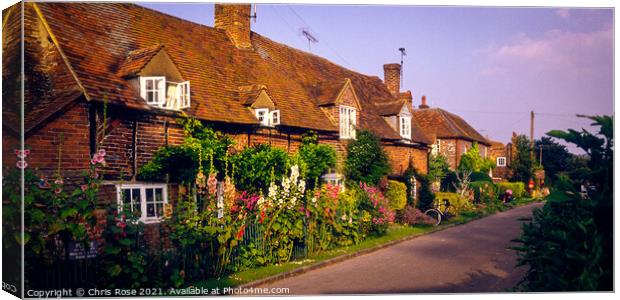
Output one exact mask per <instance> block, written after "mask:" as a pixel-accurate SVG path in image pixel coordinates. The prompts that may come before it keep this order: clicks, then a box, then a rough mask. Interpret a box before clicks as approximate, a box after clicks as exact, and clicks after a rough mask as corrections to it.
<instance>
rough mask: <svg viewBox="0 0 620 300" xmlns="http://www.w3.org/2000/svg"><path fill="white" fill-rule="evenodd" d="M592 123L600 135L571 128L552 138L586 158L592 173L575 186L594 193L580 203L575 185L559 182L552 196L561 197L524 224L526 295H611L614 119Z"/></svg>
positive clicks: (596, 119)
mask: <svg viewBox="0 0 620 300" xmlns="http://www.w3.org/2000/svg"><path fill="white" fill-rule="evenodd" d="M588 118H589V119H591V120H593V121H594V123H593V124H592V125H594V126H598V127H600V129H599V132H598V133H597V134H592V133H590V132H588V131H586V130H582V131H576V130H572V129H569V130H568V131H551V132H549V133H548V135H550V136H553V137H556V138H560V139H563V140H565V141H567V142H569V143H573V144H575V145H576V146H578V147H579V148H581V149H583V150H584V151H585V152H586V153H587V154H588V156H589V160H588V165H587V169H588V170H589V173H588V174H587V175H586V176H583V175H584V174H580V176H579V178H578V179H577V181H578V182H580V181H581V182H580V183H585V184H588V185H589V187H590V188H589V191H588V193H587V196H586V197H585V199H582V197H581V195H580V194H579V193H576V192H575V191H574V189H573V185H572V184H571V182H572V180H569V179H568V178H563V177H559V179H558V182H556V191H554V194H555V195H561V197H559V198H551V200H549V201H547V203H546V204H545V206H544V207H543V208H542V209H539V210H536V211H535V212H534V218H533V220H532V222H531V223H527V224H524V226H523V233H522V235H521V237H520V238H519V240H518V242H520V244H521V245H520V246H519V247H516V250H517V251H518V253H519V264H520V265H527V266H528V272H527V274H526V276H525V278H524V280H523V281H522V282H521V285H520V287H521V289H523V290H525V291H536V292H542V291H611V290H613V182H612V177H613V119H612V117H609V116H594V117H588ZM569 174H576V172H575V170H569ZM584 177H586V178H587V180H586V181H582V178H584ZM571 179H575V178H571ZM560 192H564V193H561V194H560ZM566 192H569V193H566Z"/></svg>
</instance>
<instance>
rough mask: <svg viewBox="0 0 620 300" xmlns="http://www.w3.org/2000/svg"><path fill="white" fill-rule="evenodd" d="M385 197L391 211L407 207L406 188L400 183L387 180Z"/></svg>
mask: <svg viewBox="0 0 620 300" xmlns="http://www.w3.org/2000/svg"><path fill="white" fill-rule="evenodd" d="M385 197H386V198H387V199H388V201H389V203H390V208H391V209H392V210H401V209H403V208H405V205H407V186H406V185H405V184H404V183H402V182H399V181H396V180H389V181H388V188H387V191H386V192H385Z"/></svg>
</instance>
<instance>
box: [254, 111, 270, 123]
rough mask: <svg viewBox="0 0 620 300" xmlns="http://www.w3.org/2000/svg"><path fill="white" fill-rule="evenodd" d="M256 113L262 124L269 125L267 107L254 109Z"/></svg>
mask: <svg viewBox="0 0 620 300" xmlns="http://www.w3.org/2000/svg"><path fill="white" fill-rule="evenodd" d="M254 112H255V113H256V118H257V119H258V121H259V122H260V124H261V125H263V126H269V109H267V108H257V109H255V110H254Z"/></svg>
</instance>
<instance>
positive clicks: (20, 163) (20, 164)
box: [15, 160, 28, 169]
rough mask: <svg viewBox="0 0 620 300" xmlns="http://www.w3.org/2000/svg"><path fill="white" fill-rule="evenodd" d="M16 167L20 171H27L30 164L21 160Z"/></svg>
mask: <svg viewBox="0 0 620 300" xmlns="http://www.w3.org/2000/svg"><path fill="white" fill-rule="evenodd" d="M15 165H16V166H17V167H18V168H20V169H25V168H27V167H28V163H27V162H26V161H25V160H19V161H17V163H16V164H15Z"/></svg>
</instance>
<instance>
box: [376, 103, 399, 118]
mask: <svg viewBox="0 0 620 300" xmlns="http://www.w3.org/2000/svg"><path fill="white" fill-rule="evenodd" d="M405 104H406V102H405V101H403V100H391V101H389V100H388V101H381V102H377V103H376V104H375V105H376V106H377V113H378V114H380V115H382V116H395V115H398V114H399V113H400V110H401V109H402V108H403V105H405Z"/></svg>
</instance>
